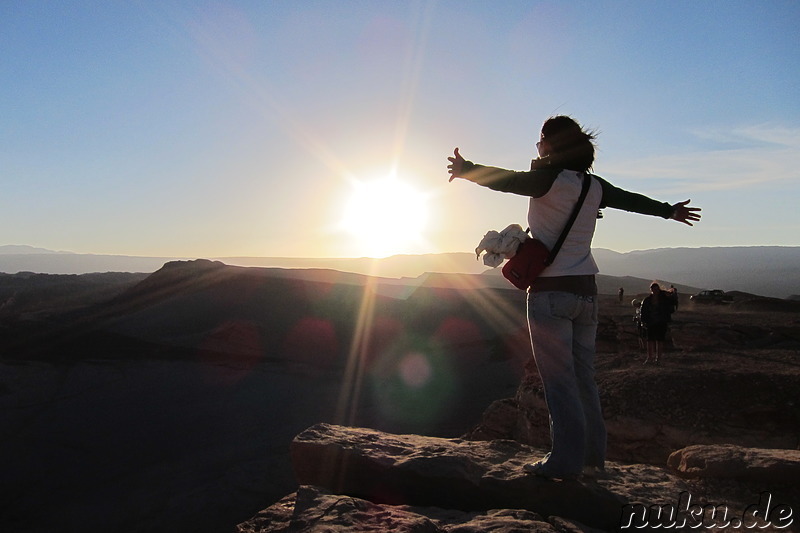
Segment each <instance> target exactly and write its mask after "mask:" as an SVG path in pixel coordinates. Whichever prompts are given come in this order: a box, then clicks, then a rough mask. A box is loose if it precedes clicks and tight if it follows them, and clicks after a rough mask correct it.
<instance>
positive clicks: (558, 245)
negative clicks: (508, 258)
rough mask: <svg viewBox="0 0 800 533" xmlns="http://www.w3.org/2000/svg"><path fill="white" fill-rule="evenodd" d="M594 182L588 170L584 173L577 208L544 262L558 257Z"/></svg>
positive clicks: (546, 263)
mask: <svg viewBox="0 0 800 533" xmlns="http://www.w3.org/2000/svg"><path fill="white" fill-rule="evenodd" d="M591 183H592V178H591V176H590V175H589V173H588V172H584V173H583V187H582V188H581V195H580V196H579V197H578V203H577V204H575V208H574V209H573V210H572V214H571V215H570V217H569V220H567V225H566V226H564V231H562V232H561V236H560V237H559V238H558V240H557V241H556V244H555V245H554V246H553V249H552V250H550V255H548V256H547V260H546V261H545V262H544V264H545V265H547V266H550V265H551V264H552V263H553V261H555V259H556V255H557V254H558V251H559V250H560V249H561V245H562V244H564V241H565V240H567V235H568V234H569V230H570V229H572V225H573V224H574V223H575V219H576V218H578V213H580V211H581V207H583V201H584V200H585V199H586V195H587V194H588V193H589V185H591Z"/></svg>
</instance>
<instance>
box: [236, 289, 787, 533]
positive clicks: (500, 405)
mask: <svg viewBox="0 0 800 533" xmlns="http://www.w3.org/2000/svg"><path fill="white" fill-rule="evenodd" d="M605 300H606V301H605V302H604V304H605V306H604V313H603V317H602V327H601V331H600V334H599V338H598V346H599V349H600V350H601V352H600V353H599V354H598V365H597V366H598V381H599V383H600V387H601V390H602V396H603V405H604V410H605V414H606V417H607V420H608V428H609V447H610V450H609V455H610V457H611V458H612V460H611V461H610V462H609V465H608V474H607V476H606V477H604V478H602V479H599V480H594V479H587V478H581V479H580V480H579V481H577V482H561V483H559V482H551V483H547V482H545V483H542V482H540V481H539V480H534V479H531V478H530V476H525V475H524V474H522V473H521V465H522V464H523V463H524V462H527V461H530V460H532V459H535V458H537V457H540V456H541V455H542V454H544V453H545V451H546V450H547V438H548V433H547V411H546V406H545V405H544V400H543V397H542V393H541V383H540V382H539V380H538V378H537V376H536V374H535V371H533V370H534V369H533V368H532V367H531V368H529V370H531V373H529V374H528V375H527V377H526V378H525V379H524V380H523V382H522V384H521V385H520V387H519V389H518V391H517V394H516V395H515V396H514V397H513V398H507V399H502V400H499V401H497V402H495V403H493V404H492V406H491V407H490V408H489V409H487V411H486V412H485V413H484V417H483V420H482V422H481V423H480V424H478V425H477V426H476V427H475V428H474V429H473V430H472V431H470V432H469V433H468V434H467V435H465V438H467V439H469V440H466V441H465V440H456V441H452V440H448V441H443V440H439V441H435V442H434V441H430V440H427V439H426V438H424V437H418V436H404V437H398V436H395V435H386V434H377V433H372V432H370V431H369V430H359V429H353V428H331V427H322V428H320V427H315V428H310V429H309V430H308V431H306V432H304V433H303V434H301V435H299V436H298V437H297V438H296V439H295V442H294V444H293V460H294V468H295V472H296V476H297V478H298V482H299V483H301V485H302V486H301V487H300V489H299V490H298V491H297V492H295V493H293V494H291V495H289V496H287V497H286V498H284V499H282V500H281V501H279V502H278V503H276V504H275V505H273V506H271V507H269V508H267V509H265V510H264V511H262V512H261V513H259V514H258V515H256V516H255V517H253V518H252V519H251V520H249V521H247V522H244V523H242V524H240V525H239V531H241V532H247V533H255V532H295V531H297V532H299V531H317V530H325V528H332V529H331V530H334V529H335V528H342V530H346V531H388V530H398V531H430V532H442V533H443V532H456V531H457V532H460V533H467V532H475V533H477V532H481V531H505V532H512V531H519V532H522V531H594V530H599V531H609V530H616V529H618V528H620V527H622V526H628V528H627V529H631V530H633V529H636V530H660V529H672V530H696V529H698V528H703V529H707V530H743V529H752V528H758V529H759V530H762V531H797V530H800V522H798V520H800V517H798V515H797V512H798V510H799V509H800V489H798V487H797V484H796V480H797V479H800V451H798V444H799V443H800V441H799V440H798V439H799V438H800V416H798V415H799V414H800V410H798V407H799V406H798V405H797V402H796V401H797V396H796V391H797V390H798V384H800V358H798V354H799V353H800V352H799V351H798V348H800V320H799V319H798V318H800V317H798V316H797V315H794V314H786V313H784V312H782V308H781V305H782V304H778V305H777V306H776V308H775V309H769V308H766V309H765V305H764V303H763V302H759V303H758V304H756V305H755V306H754V305H752V304H748V303H745V304H740V305H739V306H738V308H737V307H734V306H726V307H716V306H711V307H703V306H697V305H684V307H683V308H682V309H680V312H679V313H678V314H676V316H675V321H674V323H673V324H672V328H671V339H670V341H669V342H668V350H667V352H666V355H665V357H664V358H663V361H662V363H661V364H660V365H659V366H654V365H643V364H642V362H643V350H641V349H640V346H639V342H638V339H637V337H636V334H635V333H636V331H635V328H634V327H633V326H632V320H631V319H630V315H631V310H630V308H629V307H627V305H624V304H620V303H619V302H614V301H613V300H612V299H611V298H606V299H605ZM753 307H757V308H758V310H757V311H756V310H754V309H753ZM365 432H366V433H365ZM477 442H484V443H485V444H484V445H477V444H476V443H477ZM518 443H527V444H531V445H533V446H531V447H530V448H528V447H526V446H525V445H523V444H518ZM409 465H410V466H409ZM362 476H363V477H362ZM376 480H378V481H376ZM376 494H377V496H376ZM387 495H388V496H387ZM345 496H346V497H345ZM502 502H506V504H508V505H503V504H502ZM398 504H403V505H398ZM668 505H672V506H674V508H675V509H676V512H682V514H680V513H679V514H676V515H675V517H676V518H675V520H673V519H672V518H671V517H668V518H664V516H667V515H666V514H664V515H663V516H662V519H661V520H658V519H657V518H656V517H654V516H653V515H652V514H647V515H646V516H645V514H644V513H645V509H646V510H647V513H651V511H652V510H653V509H662V510H664V509H666V510H668V509H669V507H666V506H668ZM693 505H694V507H692V506H693ZM662 506H663V507H662ZM700 506H703V507H702V509H705V511H704V512H705V514H703V513H702V512H700V509H701V507H700ZM708 506H711V507H708ZM711 508H713V509H714V511H715V513H716V514H715V515H711V514H710V509H711ZM443 509H446V510H443ZM692 511H694V514H692ZM759 513H760V517H761V518H764V517H765V516H766V518H765V519H764V520H761V521H760V522H758V523H756V522H757V519H758V518H759ZM637 520H638V522H637ZM681 526H683V527H681Z"/></svg>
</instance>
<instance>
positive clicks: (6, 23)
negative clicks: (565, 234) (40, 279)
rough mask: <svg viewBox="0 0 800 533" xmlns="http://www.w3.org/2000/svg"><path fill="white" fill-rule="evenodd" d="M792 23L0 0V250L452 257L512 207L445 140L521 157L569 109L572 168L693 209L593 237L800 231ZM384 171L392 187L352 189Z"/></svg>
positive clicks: (383, 6) (779, 235)
mask: <svg viewBox="0 0 800 533" xmlns="http://www.w3.org/2000/svg"><path fill="white" fill-rule="evenodd" d="M798 26H800V2H797V1H769V2H756V1H747V2H745V1H736V0H731V1H725V2H697V1H695V0H692V1H669V2H667V1H662V2H655V1H630V2H589V1H587V2H560V1H552V2H533V1H532V2H522V1H519V2H502V1H500V2H456V1H452V2H451V1H438V2H427V1H421V2H417V1H409V2H405V1H400V2H398V1H341V0H332V1H297V2H283V1H280V2H279V1H274V2H271V1H247V2H244V1H243V2H206V1H187V2H173V1H168V0H165V1H161V0H160V1H99V0H98V1H93V2H88V1H80V0H75V1H70V2H55V1H23V0H2V1H0V50H2V54H0V185H1V186H2V187H1V190H2V193H0V244H28V245H32V246H38V247H44V248H50V249H55V250H69V251H75V252H83V253H110V254H126V255H154V256H177V257H219V256H238V255H252V256H309V257H326V256H333V257H336V256H360V255H386V254H391V253H426V252H452V251H471V250H473V249H474V247H475V246H476V245H477V243H478V242H479V241H480V239H481V237H482V236H483V234H484V233H485V232H486V231H488V230H490V229H498V230H499V229H502V228H504V227H505V226H506V225H508V224H510V223H520V224H523V225H524V221H525V212H526V209H527V201H526V200H525V199H524V198H521V197H514V196H511V195H505V194H501V193H495V192H492V191H489V190H487V189H482V188H480V187H478V186H475V185H473V184H470V183H467V182H464V181H457V182H454V183H448V182H447V173H446V168H445V167H446V164H447V161H446V158H447V156H448V155H450V154H451V153H452V150H453V148H454V147H455V146H458V147H460V149H461V153H462V154H463V155H464V156H465V157H466V158H468V159H472V160H474V161H476V162H481V163H486V164H493V165H497V166H504V167H506V168H515V169H526V168H528V166H529V164H530V159H531V157H533V155H534V143H535V141H536V138H537V135H538V130H539V127H540V126H541V123H542V121H543V120H544V119H545V118H547V117H548V116H550V115H553V114H569V115H572V116H574V117H575V118H577V119H578V120H579V121H580V122H582V123H583V124H585V125H586V126H588V127H591V128H594V129H596V130H598V131H599V133H600V136H599V138H598V144H599V153H598V158H597V161H596V164H595V167H594V169H595V172H596V173H597V174H599V175H601V176H603V177H605V178H606V179H608V180H609V181H611V182H612V183H614V184H616V185H617V186H620V187H622V188H625V189H629V190H633V191H637V192H641V193H644V194H647V195H648V196H651V197H654V198H657V199H659V200H664V201H669V202H670V203H674V202H677V201H681V200H685V199H687V198H691V199H692V201H693V204H696V205H699V206H700V207H702V208H703V220H702V221H701V222H700V223H699V224H698V225H697V226H695V227H694V228H689V227H688V226H683V225H681V224H678V223H675V222H671V221H664V220H661V219H655V218H648V217H643V216H639V215H633V214H629V213H624V212H608V213H607V214H606V217H605V218H604V219H603V220H601V221H599V223H598V230H597V235H596V238H595V246H597V247H604V248H611V249H614V250H618V251H629V250H635V249H648V248H660V247H677V246H689V247H697V246H732V245H793V246H796V245H800V214H799V213H800V210H798V208H797V202H798V198H799V197H800V195H798V192H800V180H798V178H800V176H799V175H798V174H799V173H800V170H798V169H800V155H798V154H800V38H798V37H797V35H798V32H797V27H798ZM389 174H392V175H395V176H396V180H397V182H400V183H403V184H406V185H408V186H409V187H411V188H413V189H414V190H415V191H417V194H418V196H413V195H411V196H410V199H405V196H401V195H400V194H399V193H396V192H389V193H386V192H384V193H383V197H382V198H381V200H380V201H379V207H378V208H377V209H372V210H368V209H367V208H366V207H365V206H363V205H361V204H357V203H356V205H354V201H355V200H354V199H353V198H354V196H355V195H356V192H357V191H359V190H364V189H365V188H366V187H368V186H369V184H370V183H371V182H372V181H374V180H376V179H379V178H382V177H384V176H386V175H389ZM404 199H405V200H404ZM373 201H374V200H373ZM401 203H403V205H402V206H399V207H398V204H401ZM353 210H357V211H358V210H360V211H359V213H360V217H354V215H353ZM367 211H369V213H367V214H366V215H365V214H364V213H366V212H367ZM348 217H349V218H348ZM370 217H372V218H370ZM345 220H350V221H351V222H350V223H351V226H352V224H361V225H362V226H363V227H364V235H359V234H358V232H356V234H353V232H352V228H351V230H350V231H348V230H347V228H346V227H345V226H346V224H345V223H344V222H343V221H345ZM353 221H355V222H353ZM398 223H399V224H398ZM404 229H408V232H405V231H404ZM364 236H368V237H369V239H367V238H362V237H364ZM370 239H371V241H370ZM376 239H377V240H378V241H380V242H382V243H383V244H382V246H378V245H377V244H376Z"/></svg>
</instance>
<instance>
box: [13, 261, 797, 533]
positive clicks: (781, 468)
mask: <svg viewBox="0 0 800 533" xmlns="http://www.w3.org/2000/svg"><path fill="white" fill-rule="evenodd" d="M664 281H665V282H669V280H664ZM649 282H650V280H649V279H645V278H631V277H626V278H621V277H610V276H601V277H600V278H599V281H598V283H599V285H600V292H601V304H602V307H601V318H600V329H599V332H598V356H597V379H598V382H599V385H600V389H601V395H602V402H603V409H604V412H605V416H606V419H607V423H608V429H609V456H610V457H609V458H610V460H611V463H610V465H609V476H608V479H600V480H584V479H581V480H579V481H578V482H551V481H540V480H536V479H532V478H530V477H528V476H525V475H524V474H521V470H520V468H519V467H520V465H521V461H525V460H531V459H532V458H536V457H537V456H541V455H543V454H544V453H545V452H546V450H547V445H548V426H547V411H546V407H545V405H544V400H543V396H542V393H541V384H540V383H539V382H538V379H537V377H536V372H535V368H534V367H533V366H532V363H531V359H530V346H529V342H528V339H527V330H526V326H525V320H524V315H525V296H524V294H523V293H522V292H521V291H517V290H515V289H513V288H512V287H510V285H504V284H503V283H505V282H504V281H503V280H502V279H501V278H497V276H489V275H486V274H471V275H467V274H461V275H456V274H452V275H445V274H427V275H422V276H420V277H418V278H411V279H403V280H398V279H396V278H382V277H372V276H366V275H363V274H347V273H343V272H339V271H335V270H322V269H279V268H255V267H249V268H248V267H240V266H231V265H226V264H223V263H221V262H216V261H206V260H197V261H175V262H169V263H167V264H165V265H164V266H163V267H162V268H160V269H158V270H157V271H155V272H153V273H140V274H125V273H108V274H84V275H71V276H68V275H45V274H30V273H27V274H26V273H19V274H13V275H12V274H0V427H2V437H0V471H2V472H3V479H4V483H3V484H2V488H1V489H0V490H1V491H2V494H1V496H2V498H0V502H1V503H0V525H2V526H3V531H15V532H45V531H100V530H113V531H131V532H133V531H198V532H200V531H202V532H212V531H213V532H227V531H237V530H238V531H252V532H256V531H263V532H266V531H275V532H277V531H322V530H339V531H388V530H398V531H436V532H446V531H447V532H456V531H458V532H468V531H475V532H478V531H592V530H600V531H604V530H614V529H616V528H618V527H620V525H624V524H621V521H623V522H624V518H625V515H624V512H625V509H626V506H629V507H627V509H628V510H629V511H630V510H631V509H634V510H635V509H638V508H637V507H630V506H633V505H640V506H642V505H643V506H646V507H648V509H649V508H650V506H654V505H655V506H658V505H667V504H669V503H670V502H671V503H672V504H673V505H674V506H680V505H681V503H680V502H681V498H682V497H683V498H684V500H685V498H686V495H687V494H689V495H691V496H692V497H693V498H694V500H693V501H694V502H695V503H699V504H700V505H707V504H711V505H713V506H726V508H728V509H730V510H731V515H730V516H729V517H728V518H730V520H729V524H728V525H729V526H730V527H731V528H733V527H734V526H736V522H735V521H734V520H740V522H739V527H740V528H743V527H744V523H743V522H742V521H741V520H742V516H743V514H742V513H744V512H745V511H746V510H747V509H751V508H753V509H754V508H755V507H753V506H756V505H759V504H765V501H766V500H764V496H763V495H764V493H768V494H769V495H770V498H771V500H770V502H771V504H770V505H771V506H772V510H773V511H774V510H775V509H778V511H775V512H773V513H772V514H771V515H769V516H771V517H772V522H771V524H766V523H765V520H766V519H765V517H763V516H762V517H761V518H762V519H764V520H762V522H759V524H758V525H759V526H764V528H763V529H761V530H767V531H770V530H774V531H792V530H797V528H798V527H800V526H798V524H800V516H798V514H797V513H800V492H798V488H797V484H796V479H798V476H799V475H800V455H799V454H800V451H798V444H799V443H800V442H799V440H798V439H799V438H800V405H798V403H797V391H798V390H800V358H799V357H798V355H799V354H800V302H797V301H793V300H790V299H783V298H774V297H766V296H760V295H756V294H752V293H747V292H742V291H733V292H732V295H733V302H732V303H730V304H725V305H700V304H696V303H693V302H691V301H690V300H689V294H691V293H692V292H694V291H697V290H699V289H701V288H704V287H691V286H685V285H681V284H676V287H678V289H679V291H680V294H681V301H680V306H679V309H678V311H677V313H676V314H675V315H674V319H673V323H672V325H671V335H670V342H669V346H668V351H667V354H666V356H665V357H664V361H663V363H662V364H661V365H660V366H657V367H656V366H645V365H642V361H643V351H642V348H641V346H640V344H639V339H638V337H637V334H636V327H635V324H634V323H633V320H632V315H633V308H632V307H631V303H630V302H631V300H632V299H634V298H637V297H639V298H641V297H642V296H643V295H644V294H645V291H646V290H647V286H648V285H649ZM620 286H624V287H625V298H624V300H623V301H622V302H620V301H619V299H618V298H617V288H618V287H620ZM682 495H683V496H682ZM762 500H764V501H762ZM786 509H790V510H793V511H794V513H795V514H794V515H792V518H786V516H783V515H781V514H780V513H781V512H784V511H785V510H786ZM762 514H763V513H762ZM736 517H738V518H736ZM767 518H769V517H767ZM717 520H718V522H717V525H716V527H717V529H718V530H720V529H721V528H720V527H719V517H717ZM792 520H793V522H792ZM787 521H789V524H788V526H787ZM692 524H693V523H689V525H688V526H687V527H691V526H692ZM694 525H695V526H697V524H696V523H694ZM649 526H652V527H656V526H657V524H655V523H654V522H652V521H651V522H650V523H649ZM700 527H702V524H700ZM705 527H710V525H709V524H706V526H705ZM325 528H330V529H325ZM337 528H338V529H337Z"/></svg>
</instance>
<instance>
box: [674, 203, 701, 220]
mask: <svg viewBox="0 0 800 533" xmlns="http://www.w3.org/2000/svg"><path fill="white" fill-rule="evenodd" d="M689 202H691V200H686V201H685V202H678V203H677V204H675V205H673V206H672V217H671V218H672V220H677V221H678V222H683V223H684V224H686V225H688V226H691V225H692V222H697V221H698V220H700V211H701V209H700V208H699V207H689V206H688V204H689Z"/></svg>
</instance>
